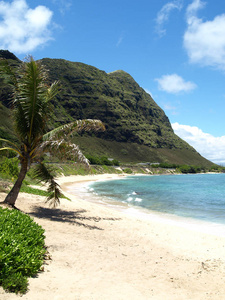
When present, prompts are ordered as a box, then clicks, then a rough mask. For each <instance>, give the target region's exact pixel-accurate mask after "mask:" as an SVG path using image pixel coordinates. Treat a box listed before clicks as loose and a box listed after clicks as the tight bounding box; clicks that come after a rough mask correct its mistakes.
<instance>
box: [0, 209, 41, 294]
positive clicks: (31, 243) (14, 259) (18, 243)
mask: <svg viewBox="0 0 225 300" xmlns="http://www.w3.org/2000/svg"><path fill="white" fill-rule="evenodd" d="M0 236H1V239H0V285H2V287H3V288H4V289H5V290H7V291H10V292H15V293H19V292H20V293H25V292H26V291H27V287H28V280H27V278H28V277H32V276H35V275H36V274H37V273H38V272H39V271H40V268H41V266H42V264H43V260H44V255H45V253H46V250H45V247H44V238H45V237H44V230H43V229H42V227H41V226H39V225H38V224H36V223H35V222H34V221H33V220H32V219H31V218H30V217H29V216H28V215H25V214H23V213H21V212H20V211H18V210H9V209H3V208H2V207H0Z"/></svg>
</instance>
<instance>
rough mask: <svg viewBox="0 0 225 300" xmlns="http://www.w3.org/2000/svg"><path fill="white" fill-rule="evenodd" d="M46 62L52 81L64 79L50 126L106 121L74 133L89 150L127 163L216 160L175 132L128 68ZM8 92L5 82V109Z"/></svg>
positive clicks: (1, 90) (14, 61) (0, 90)
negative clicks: (100, 128)
mask: <svg viewBox="0 0 225 300" xmlns="http://www.w3.org/2000/svg"><path fill="white" fill-rule="evenodd" d="M0 57H2V58H5V59H7V60H8V61H9V63H10V64H11V65H12V66H13V67H14V66H17V65H18V64H19V63H20V61H19V60H18V58H17V57H16V56H15V55H14V54H12V53H10V52H9V51H4V50H1V51H0ZM41 62H42V63H43V64H44V65H45V66H46V68H47V70H48V73H49V81H50V82H53V81H55V80H59V81H60V84H61V90H60V94H59V95H58V96H57V98H56V99H55V100H54V107H55V111H54V114H55V121H54V122H53V123H52V124H51V127H55V126H58V125H60V124H65V123H67V122H70V121H73V120H75V119H86V118H90V119H100V120H101V121H102V122H103V123H104V124H105V126H106V131H105V132H104V133H98V134H97V135H93V134H92V135H87V134H84V135H83V136H77V137H76V138H75V141H76V142H77V143H78V144H79V145H80V147H81V149H82V150H83V151H84V152H85V153H86V154H94V155H106V156H108V157H112V158H115V159H119V160H120V161H122V162H170V163H179V164H184V163H185V164H198V165H210V164H211V162H209V161H208V160H206V159H204V158H203V157H202V156H200V154H198V153H197V152H196V151H195V150H194V149H193V148H192V147H191V146H190V145H188V144H187V143H186V142H185V141H183V140H182V139H180V138H179V137H178V136H177V135H175V134H174V132H173V129H172V127H171V124H170V122H169V119H168V117H167V116H166V115H165V113H164V111H163V110H162V109H161V108H160V107H159V106H158V105H157V104H156V103H155V101H154V100H153V99H152V97H151V96H150V95H149V94H148V93H146V92H145V91H144V89H142V88H141V87H140V86H139V85H138V83H137V82H136V81H135V80H134V79H133V78H132V77H131V76H130V75H129V74H128V73H126V72H124V71H121V70H118V71H115V72H112V73H106V72H104V71H101V70H99V69H97V68H95V67H93V66H90V65H86V64H83V63H79V62H70V61H66V60H64V59H49V58H44V59H42V60H41ZM9 94H10V88H9V87H8V86H5V85H4V83H3V81H0V97H1V103H2V104H3V105H2V108H4V109H7V108H8V107H9V105H8V103H9V100H8V99H9ZM0 113H1V111H0ZM3 129H4V126H3V125H2V124H1V121H0V134H4V130H3ZM9 129H10V128H8V130H9ZM1 130H2V131H1ZM8 130H7V132H8ZM10 134H11V132H10Z"/></svg>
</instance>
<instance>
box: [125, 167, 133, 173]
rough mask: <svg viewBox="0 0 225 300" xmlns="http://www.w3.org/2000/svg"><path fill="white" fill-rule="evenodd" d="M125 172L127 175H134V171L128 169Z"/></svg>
mask: <svg viewBox="0 0 225 300" xmlns="http://www.w3.org/2000/svg"><path fill="white" fill-rule="evenodd" d="M123 171H124V173H127V174H132V173H133V171H132V170H131V169H130V168H126V169H124V170H123Z"/></svg>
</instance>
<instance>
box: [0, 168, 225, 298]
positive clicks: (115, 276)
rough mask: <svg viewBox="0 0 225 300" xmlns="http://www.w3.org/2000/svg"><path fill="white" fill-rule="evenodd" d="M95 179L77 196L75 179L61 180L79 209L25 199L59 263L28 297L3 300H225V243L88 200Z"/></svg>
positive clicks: (32, 283) (48, 266)
mask: <svg viewBox="0 0 225 300" xmlns="http://www.w3.org/2000/svg"><path fill="white" fill-rule="evenodd" d="M114 175H115V174H114ZM93 176H94V175H91V178H90V177H84V176H79V177H76V179H77V194H76V195H73V194H71V193H69V192H68V187H69V185H71V183H72V182H73V181H74V180H75V178H74V177H71V176H70V177H61V178H59V179H58V182H59V183H61V187H62V189H63V192H65V194H66V196H69V198H71V200H72V201H68V200H65V199H62V201H61V205H60V206H59V207H57V208H49V206H48V204H46V203H45V202H44V201H45V198H43V197H41V196H35V195H30V194H25V193H21V194H20V195H19V198H18V202H17V206H18V208H19V209H21V210H22V211H24V212H26V213H28V214H29V215H30V216H31V217H33V218H34V220H35V221H36V222H37V223H39V224H40V225H41V226H42V227H43V228H44V229H45V235H46V246H47V248H48V251H49V253H50V255H51V258H52V259H51V260H50V261H46V262H45V265H44V272H41V273H39V274H38V276H37V277H36V278H30V279H29V291H28V293H27V294H25V295H23V296H22V297H20V296H18V295H14V294H10V293H9V294H8V293H5V292H4V291H3V290H2V289H1V288H0V299H1V300H15V299H16V300H18V299H20V298H21V299H22V300H39V299H52V300H64V299H68V300H75V299H76V300H86V299H91V300H105V299H107V300H118V299H119V300H127V299H132V300H149V299H153V300H160V299H167V300H180V299H182V300H183V299H185V300H186V299H187V300H199V299H200V300H203V299H204V300H205V299H206V300H211V299H213V300H220V299H223V297H224V294H225V285H224V277H225V259H224V251H225V238H224V237H218V236H214V235H211V234H209V233H203V232H198V231H193V230H191V229H190V228H183V227H179V226H176V225H175V224H171V223H170V224H165V223H163V222H159V221H157V220H155V219H154V218H151V219H148V220H146V219H144V218H139V217H138V216H135V215H131V214H126V213H124V212H122V211H119V210H113V209H112V208H110V207H108V206H107V205H106V206H104V205H99V204H96V203H94V202H89V201H87V200H86V199H82V194H79V189H80V188H81V186H82V182H85V183H87V182H89V181H90V179H93ZM104 176H105V177H106V180H107V178H108V179H111V175H108V174H107V175H106V174H104V175H103V176H101V178H100V179H104ZM94 178H95V179H96V177H94ZM98 178H99V177H98ZM82 179H83V180H82ZM84 179H85V180H84ZM0 196H1V198H3V197H4V194H1V195H0ZM86 197H87V195H86V196H85V198H86Z"/></svg>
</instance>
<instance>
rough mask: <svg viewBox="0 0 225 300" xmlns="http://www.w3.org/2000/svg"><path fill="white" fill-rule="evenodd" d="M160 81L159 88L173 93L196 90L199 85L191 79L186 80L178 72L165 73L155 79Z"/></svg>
mask: <svg viewBox="0 0 225 300" xmlns="http://www.w3.org/2000/svg"><path fill="white" fill-rule="evenodd" d="M155 80H156V81H157V82H158V86H159V89H160V90H162V91H165V92H167V93H171V94H178V93H180V92H189V91H192V90H194V89H195V88H196V87H197V85H196V84H195V83H193V82H191V81H185V80H184V79H183V78H182V77H181V76H179V75H177V74H171V75H163V76H162V77H161V78H156V79H155Z"/></svg>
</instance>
